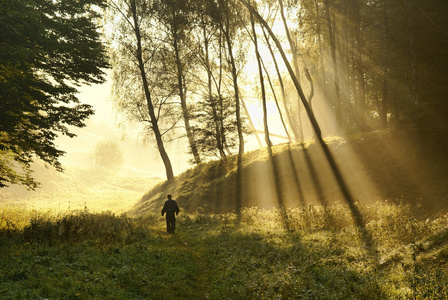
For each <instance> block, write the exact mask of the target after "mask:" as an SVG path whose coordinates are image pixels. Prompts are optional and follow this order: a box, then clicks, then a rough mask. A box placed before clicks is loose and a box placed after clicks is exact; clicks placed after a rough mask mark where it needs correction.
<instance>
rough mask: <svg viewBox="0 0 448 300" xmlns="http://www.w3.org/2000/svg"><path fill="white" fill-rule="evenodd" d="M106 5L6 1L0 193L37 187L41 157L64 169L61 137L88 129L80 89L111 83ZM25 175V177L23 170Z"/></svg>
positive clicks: (0, 72)
mask: <svg viewBox="0 0 448 300" xmlns="http://www.w3.org/2000/svg"><path fill="white" fill-rule="evenodd" d="M104 5H105V1H103V0H83V1H79V0H63V1H62V0H2V1H1V2H0V28H1V30H0V187H2V186H5V185H6V184H7V183H19V184H24V185H26V186H28V187H29V188H31V189H34V188H35V187H36V185H37V183H36V182H35V181H34V180H33V179H32V177H31V170H30V164H31V162H32V161H33V159H34V158H35V157H37V158H39V159H41V160H43V161H44V162H46V163H48V164H49V165H52V166H54V167H55V168H56V169H58V170H60V171H61V170H62V167H61V164H60V163H59V161H58V158H59V157H60V156H61V155H63V154H64V152H63V151H61V150H58V149H57V147H56V145H55V144H54V140H55V138H56V137H57V136H58V134H63V135H67V136H70V137H73V136H74V134H73V133H71V132H70V131H69V128H68V126H77V127H82V126H84V125H85V124H84V120H85V119H86V118H88V117H89V116H90V115H92V114H93V109H92V107H91V106H89V105H86V104H81V103H80V102H79V100H78V99H77V97H76V93H77V87H78V86H79V85H80V84H90V83H102V82H104V81H105V78H104V75H105V73H104V71H103V70H104V68H107V67H109V64H108V62H107V58H106V51H105V48H104V46H103V45H102V43H101V41H100V38H99V31H98V24H97V18H98V17H99V14H100V8H102V7H103V6H104ZM17 170H19V171H17Z"/></svg>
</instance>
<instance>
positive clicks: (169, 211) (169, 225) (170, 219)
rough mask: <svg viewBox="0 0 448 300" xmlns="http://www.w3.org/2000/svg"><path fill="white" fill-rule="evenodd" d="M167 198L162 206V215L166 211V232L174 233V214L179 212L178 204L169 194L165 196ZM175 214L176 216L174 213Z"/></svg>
mask: <svg viewBox="0 0 448 300" xmlns="http://www.w3.org/2000/svg"><path fill="white" fill-rule="evenodd" d="M167 198H168V200H166V201H165V204H164V205H163V208H162V217H163V215H164V214H165V213H166V232H168V233H171V234H174V229H176V216H177V215H178V214H179V206H177V202H176V201H175V200H174V199H172V198H171V195H168V196H167ZM174 214H176V216H175V215H174Z"/></svg>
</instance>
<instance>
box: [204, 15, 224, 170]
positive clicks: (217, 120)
mask: <svg viewBox="0 0 448 300" xmlns="http://www.w3.org/2000/svg"><path fill="white" fill-rule="evenodd" d="M203 35H204V48H205V68H206V70H207V90H208V100H209V102H210V105H211V108H212V114H213V124H214V127H215V128H214V129H215V140H216V148H217V149H218V152H219V157H220V158H221V160H224V161H225V160H226V153H225V151H224V126H223V120H222V119H223V116H222V113H221V112H222V99H221V96H220V95H219V94H218V99H215V98H214V97H213V88H212V81H213V80H212V70H211V67H210V54H209V39H208V37H207V31H206V25H205V22H204V20H203Z"/></svg>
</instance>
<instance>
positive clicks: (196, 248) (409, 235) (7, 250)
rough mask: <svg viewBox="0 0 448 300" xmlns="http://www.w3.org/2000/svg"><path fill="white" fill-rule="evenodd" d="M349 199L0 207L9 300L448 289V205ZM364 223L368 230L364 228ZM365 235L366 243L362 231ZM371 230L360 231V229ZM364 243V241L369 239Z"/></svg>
mask: <svg viewBox="0 0 448 300" xmlns="http://www.w3.org/2000/svg"><path fill="white" fill-rule="evenodd" d="M360 210H361V211H362V212H363V215H364V216H365V220H366V227H365V228H364V230H360V229H359V228H356V227H354V225H353V224H352V222H351V221H350V220H351V217H350V215H349V213H348V210H347V209H346V207H345V206H343V205H342V204H337V205H334V206H332V207H328V208H326V207H322V206H318V205H312V206H307V207H303V208H296V209H290V210H287V211H286V217H285V215H284V214H282V213H281V211H279V210H260V209H256V208H250V209H245V210H244V211H243V212H242V214H241V217H240V218H238V217H237V216H236V215H234V214H230V213H229V214H218V215H206V214H200V213H195V214H185V213H183V212H181V214H180V215H179V218H178V222H177V230H176V234H175V235H168V234H166V233H165V232H164V220H163V218H161V217H160V216H159V215H156V214H148V215H146V216H145V217H140V218H130V217H128V216H126V215H115V214H113V213H90V212H89V211H83V210H80V211H72V212H70V213H67V214H61V213H58V214H50V213H43V212H33V211H27V210H15V209H7V208H3V209H2V210H1V212H0V221H1V223H0V224H1V226H0V295H2V297H1V298H2V299H447V298H448V288H447V286H448V274H447V273H446V270H447V269H448V216H446V215H445V216H443V215H440V216H438V217H437V218H436V219H434V220H427V221H425V220H417V219H414V218H413V217H412V215H411V214H410V212H409V207H408V206H406V205H393V204H390V203H384V202H379V203H377V204H375V205H370V206H362V207H360ZM361 232H364V233H366V234H364V235H362V234H360V233H361ZM366 236H367V237H368V238H369V239H370V244H368V243H366V241H365V237H366ZM363 237H364V239H363ZM367 245H369V246H367Z"/></svg>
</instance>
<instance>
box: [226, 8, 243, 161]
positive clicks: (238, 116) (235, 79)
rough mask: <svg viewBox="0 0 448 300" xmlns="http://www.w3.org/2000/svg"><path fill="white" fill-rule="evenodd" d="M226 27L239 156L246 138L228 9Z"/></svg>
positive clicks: (227, 10)
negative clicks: (244, 135)
mask: <svg viewBox="0 0 448 300" xmlns="http://www.w3.org/2000/svg"><path fill="white" fill-rule="evenodd" d="M226 6H228V3H227V1H226ZM225 9H226V25H225V27H226V28H225V30H223V33H224V36H225V39H226V44H227V51H228V54H229V60H230V68H231V72H232V80H233V89H234V92H235V93H234V96H235V114H236V126H237V131H238V140H239V147H238V155H241V156H242V155H243V153H244V137H243V127H242V122H241V107H240V106H241V103H240V96H239V94H240V93H239V88H238V75H237V70H236V64H235V58H234V56H233V50H232V41H231V38H230V32H229V31H230V28H229V27H230V19H229V18H230V16H229V8H228V7H226V8H225Z"/></svg>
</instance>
